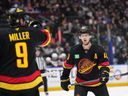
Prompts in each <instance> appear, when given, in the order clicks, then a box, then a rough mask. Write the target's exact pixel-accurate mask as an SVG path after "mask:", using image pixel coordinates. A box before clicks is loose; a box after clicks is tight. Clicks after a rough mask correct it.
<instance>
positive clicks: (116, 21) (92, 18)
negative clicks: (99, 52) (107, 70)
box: [0, 0, 128, 66]
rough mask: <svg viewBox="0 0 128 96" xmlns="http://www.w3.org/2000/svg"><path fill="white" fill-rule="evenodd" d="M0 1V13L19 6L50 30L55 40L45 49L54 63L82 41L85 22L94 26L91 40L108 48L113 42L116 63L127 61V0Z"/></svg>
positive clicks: (48, 59) (48, 60)
mask: <svg viewBox="0 0 128 96" xmlns="http://www.w3.org/2000/svg"><path fill="white" fill-rule="evenodd" d="M5 1H6V2H5ZM3 4H4V5H3ZM0 5H1V6H0V15H3V14H6V13H5V12H4V11H5V10H8V9H9V8H11V7H18V6H20V7H23V8H24V9H25V11H26V12H27V13H28V14H30V15H31V16H32V17H34V18H36V19H38V20H40V21H41V23H42V26H43V27H46V28H47V29H48V30H50V32H51V34H52V42H51V44H50V45H48V46H47V47H45V48H42V50H43V52H44V54H43V56H44V57H45V59H46V62H47V63H48V64H49V65H51V66H62V63H63V61H64V59H65V58H66V55H67V53H68V52H69V50H70V48H71V46H73V45H74V44H77V43H79V39H78V32H79V29H80V27H81V26H82V25H89V26H91V28H92V29H93V30H92V32H91V34H92V36H93V37H92V42H94V43H98V44H100V45H101V46H104V47H105V48H106V50H108V42H109V41H111V42H112V49H113V56H114V59H113V63H114V64H128V0H1V1H0ZM0 21H2V19H0ZM60 36H62V38H61V37H60Z"/></svg>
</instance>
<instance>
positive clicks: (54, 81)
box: [47, 65, 128, 87]
mask: <svg viewBox="0 0 128 96" xmlns="http://www.w3.org/2000/svg"><path fill="white" fill-rule="evenodd" d="M62 70H63V68H62V67H55V68H48V69H47V71H48V72H51V73H52V74H50V75H49V76H47V78H48V86H49V87H59V86H60V76H61V74H62ZM127 71H128V66H127V65H113V66H111V72H110V75H116V74H121V73H125V72H127ZM75 74H76V68H73V69H72V71H71V74H70V79H71V82H74V81H75ZM122 82H128V75H126V76H122V77H121V78H120V79H119V80H116V79H115V78H110V80H109V82H108V83H122Z"/></svg>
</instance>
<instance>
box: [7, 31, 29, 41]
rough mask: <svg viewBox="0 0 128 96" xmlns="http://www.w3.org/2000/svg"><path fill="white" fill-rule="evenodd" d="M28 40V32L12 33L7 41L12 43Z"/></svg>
mask: <svg viewBox="0 0 128 96" xmlns="http://www.w3.org/2000/svg"><path fill="white" fill-rule="evenodd" d="M28 39H30V35H29V32H27V31H26V32H19V33H12V34H9V40H10V42H12V41H19V40H28Z"/></svg>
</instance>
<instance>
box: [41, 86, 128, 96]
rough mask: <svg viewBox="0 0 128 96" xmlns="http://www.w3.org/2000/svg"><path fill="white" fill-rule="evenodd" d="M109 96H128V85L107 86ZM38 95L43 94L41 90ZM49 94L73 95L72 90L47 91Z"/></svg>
mask: <svg viewBox="0 0 128 96" xmlns="http://www.w3.org/2000/svg"><path fill="white" fill-rule="evenodd" d="M108 90H109V94H110V96H128V86H123V87H108ZM40 96H45V94H44V93H43V92H41V95H40ZM49 96H73V90H70V91H68V92H66V91H51V92H49ZM88 96H94V95H93V93H91V92H89V94H88Z"/></svg>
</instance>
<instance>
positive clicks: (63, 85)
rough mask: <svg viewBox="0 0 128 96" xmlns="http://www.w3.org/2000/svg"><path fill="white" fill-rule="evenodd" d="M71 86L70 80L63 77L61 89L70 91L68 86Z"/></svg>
mask: <svg viewBox="0 0 128 96" xmlns="http://www.w3.org/2000/svg"><path fill="white" fill-rule="evenodd" d="M69 84H70V79H69V78H66V77H62V76H61V88H62V89H63V90H65V91H69V88H68V85H69Z"/></svg>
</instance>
